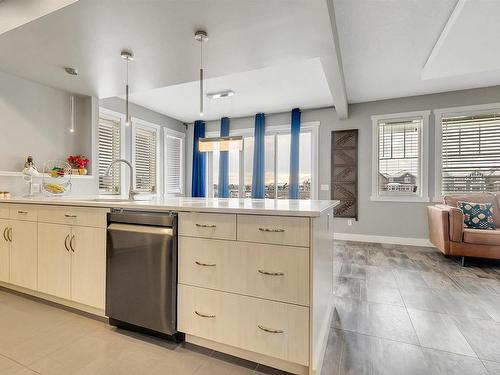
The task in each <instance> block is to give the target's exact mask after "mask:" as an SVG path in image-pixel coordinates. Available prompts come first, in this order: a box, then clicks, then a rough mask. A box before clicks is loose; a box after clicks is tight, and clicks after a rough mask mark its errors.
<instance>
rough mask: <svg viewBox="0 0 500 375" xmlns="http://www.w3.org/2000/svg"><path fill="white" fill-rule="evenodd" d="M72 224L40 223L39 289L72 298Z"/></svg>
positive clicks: (61, 296)
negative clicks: (70, 243)
mask: <svg viewBox="0 0 500 375" xmlns="http://www.w3.org/2000/svg"><path fill="white" fill-rule="evenodd" d="M70 238H71V226H69V225H60V224H46V223H39V224H38V290H39V291H41V292H43V293H46V294H50V295H53V296H56V297H60V298H65V299H70V298H71V290H70V281H71V251H70V248H69V241H70Z"/></svg>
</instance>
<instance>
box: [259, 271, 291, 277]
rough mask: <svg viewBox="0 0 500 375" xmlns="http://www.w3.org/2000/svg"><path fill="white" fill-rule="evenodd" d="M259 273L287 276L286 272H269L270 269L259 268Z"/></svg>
mask: <svg viewBox="0 0 500 375" xmlns="http://www.w3.org/2000/svg"><path fill="white" fill-rule="evenodd" d="M257 271H259V273H261V274H263V275H268V276H285V273H284V272H269V271H264V270H257Z"/></svg>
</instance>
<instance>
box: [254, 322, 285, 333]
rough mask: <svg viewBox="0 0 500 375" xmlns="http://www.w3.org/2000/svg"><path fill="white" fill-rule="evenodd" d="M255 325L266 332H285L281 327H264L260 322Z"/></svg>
mask: <svg viewBox="0 0 500 375" xmlns="http://www.w3.org/2000/svg"><path fill="white" fill-rule="evenodd" d="M257 327H259V328H260V329H261V330H263V331H264V332H268V333H285V331H283V330H282V329H272V328H267V327H264V326H263V325H260V324H259V325H258V326H257Z"/></svg>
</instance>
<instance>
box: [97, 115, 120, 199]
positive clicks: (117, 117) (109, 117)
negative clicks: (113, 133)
mask: <svg viewBox="0 0 500 375" xmlns="http://www.w3.org/2000/svg"><path fill="white" fill-rule="evenodd" d="M101 118H104V119H107V120H109V121H119V122H120V158H121V159H125V158H126V149H125V147H126V134H125V132H126V130H125V115H124V114H122V113H120V112H116V111H112V110H110V109H107V108H104V107H99V118H98V119H97V157H98V158H99V126H100V125H99V121H100V119H101ZM125 173H126V171H125V166H124V165H123V163H120V191H119V192H118V193H105V192H101V191H100V190H99V177H100V175H99V160H98V161H97V184H98V186H97V189H98V194H99V195H122V194H123V191H124V186H125V185H126V184H127V180H126V176H125Z"/></svg>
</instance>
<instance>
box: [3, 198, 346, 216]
mask: <svg viewBox="0 0 500 375" xmlns="http://www.w3.org/2000/svg"><path fill="white" fill-rule="evenodd" d="M145 202H147V203H146V204H141V201H134V202H133V203H129V202H116V203H115V202H93V201H91V200H88V201H87V200H78V199H74V200H73V199H71V198H69V199H60V200H59V199H51V198H48V199H43V198H41V199H36V198H35V199H30V198H28V199H23V198H3V199H0V204H1V203H8V204H33V205H48V206H50V205H54V206H71V207H93V208H105V209H113V208H115V209H131V210H138V211H156V212H162V211H165V212H166V211H178V212H207V213H233V214H245V215H269V216H297V217H319V216H321V214H322V213H323V212H324V211H326V210H329V209H331V208H334V207H336V206H337V205H338V204H339V201H328V202H329V203H328V204H325V205H324V206H323V207H321V209H318V210H307V209H280V208H253V207H247V208H245V207H210V206H208V207H195V206H184V205H182V204H180V205H175V204H154V203H152V202H151V201H145ZM325 202H326V201H325Z"/></svg>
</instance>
